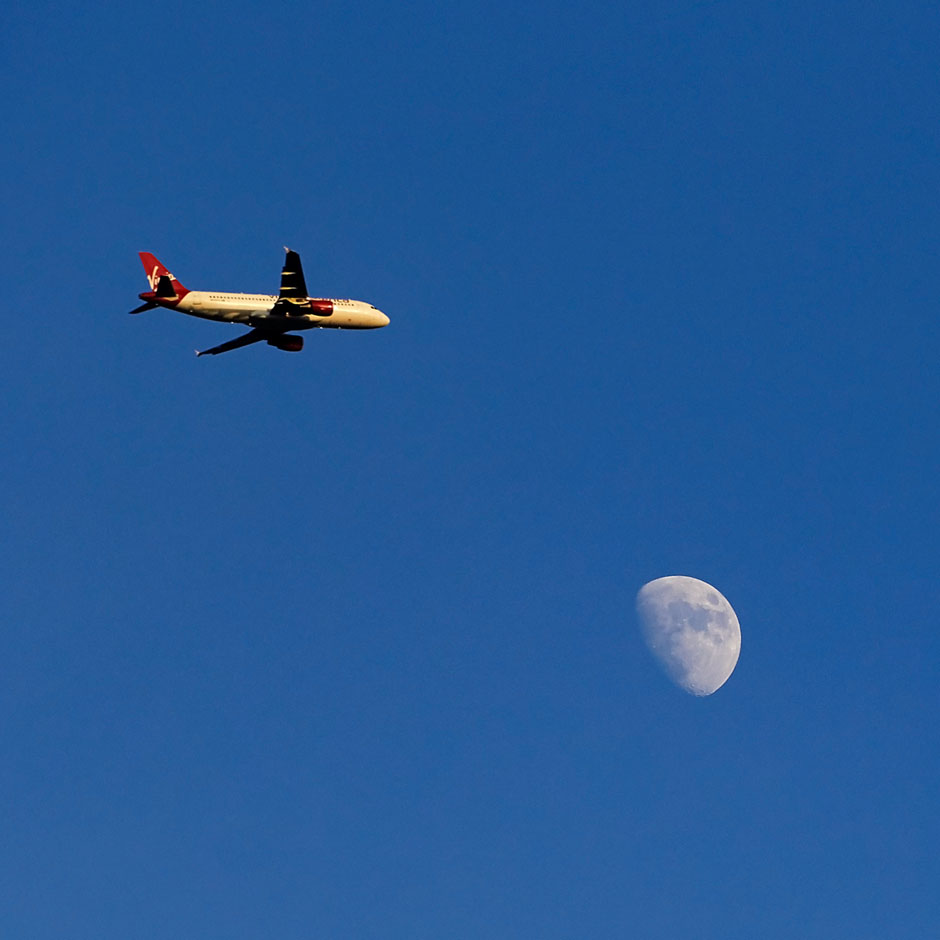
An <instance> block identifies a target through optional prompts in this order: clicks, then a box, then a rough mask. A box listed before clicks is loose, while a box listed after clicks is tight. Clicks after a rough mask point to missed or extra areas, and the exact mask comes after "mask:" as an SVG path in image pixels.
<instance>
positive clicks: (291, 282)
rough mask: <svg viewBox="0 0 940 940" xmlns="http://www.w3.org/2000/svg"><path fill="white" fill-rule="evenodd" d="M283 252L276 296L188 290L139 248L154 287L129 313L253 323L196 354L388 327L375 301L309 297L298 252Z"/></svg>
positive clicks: (291, 347) (292, 344)
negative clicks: (325, 331)
mask: <svg viewBox="0 0 940 940" xmlns="http://www.w3.org/2000/svg"><path fill="white" fill-rule="evenodd" d="M284 251H285V252H287V256H286V257H285V259H284V268H283V270H282V271H281V290H280V293H279V294H277V295H274V294H235V293H229V292H226V291H205V290H188V289H187V288H185V287H183V285H182V284H181V283H180V282H179V281H178V280H177V279H176V278H175V277H174V276H173V275H172V274H171V273H170V272H169V271H168V270H167V268H166V267H164V265H162V264H161V263H160V262H159V261H158V260H157V259H156V258H155V257H154V256H153V255H152V254H150V252H149V251H141V252H139V254H140V260H141V263H142V264H143V266H144V271H145V272H146V275H147V280H148V281H149V282H150V290H149V291H145V292H144V293H142V294H138V295H137V296H138V297H139V298H140V299H141V300H142V301H144V303H142V304H141V305H140V306H139V307H137V308H135V309H134V310H131V311H130V313H143V312H144V311H145V310H154V309H156V308H157V307H165V308H166V309H167V310H178V311H179V312H180V313H187V314H189V315H190V316H192V317H202V318H203V319H205V320H222V321H224V322H226V323H240V324H244V325H245V326H250V327H251V329H250V330H249V331H248V332H247V333H243V334H242V335H241V336H239V337H237V338H236V339H233V340H229V342H227V343H222V344H221V345H220V346H213V347H212V349H203V350H201V351H200V350H198V349H197V350H196V355H197V356H217V355H218V354H219V353H224V352H228V351H229V350H231V349H239V348H240V347H241V346H249V345H251V344H252V343H260V342H265V343H267V344H268V345H269V346H274V347H276V348H277V349H283V350H284V351H285V352H300V350H301V349H303V348H304V338H303V337H302V336H291V335H290V334H289V333H288V330H312V329H322V328H330V329H338V330H375V329H378V328H379V327H382V326H388V317H387V316H385V314H384V313H382V311H381V310H379V309H377V308H376V307H373V306H372V304H367V303H364V302H363V301H361V300H348V299H347V300H343V299H338V298H322V297H310V296H308V294H307V283H306V281H305V280H304V270H303V267H302V266H301V264H300V255H298V254H297V252H296V251H291V250H290V248H286V247H285V248H284Z"/></svg>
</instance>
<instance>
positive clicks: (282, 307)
mask: <svg viewBox="0 0 940 940" xmlns="http://www.w3.org/2000/svg"><path fill="white" fill-rule="evenodd" d="M284 251H286V252H287V257H286V258H285V259H284V267H283V269H282V270H281V292H280V294H279V295H278V298H277V301H276V302H275V304H274V308H273V309H272V310H271V312H272V313H273V314H274V315H275V316H280V317H291V316H298V315H299V314H301V313H302V312H303V311H300V310H298V309H297V308H298V306H300V305H301V304H303V305H306V303H307V297H308V295H307V282H306V281H305V280H304V269H303V265H302V264H301V263H300V255H299V254H297V252H296V251H291V250H290V248H285V249H284Z"/></svg>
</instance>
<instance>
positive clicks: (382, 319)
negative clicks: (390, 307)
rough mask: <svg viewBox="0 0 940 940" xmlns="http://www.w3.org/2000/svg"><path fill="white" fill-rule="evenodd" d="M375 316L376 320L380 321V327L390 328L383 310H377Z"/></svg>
mask: <svg viewBox="0 0 940 940" xmlns="http://www.w3.org/2000/svg"><path fill="white" fill-rule="evenodd" d="M375 315H376V319H377V320H378V321H379V326H388V324H389V319H388V317H387V316H386V315H385V314H384V313H382V311H381V310H376V311H375Z"/></svg>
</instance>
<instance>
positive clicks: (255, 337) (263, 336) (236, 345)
mask: <svg viewBox="0 0 940 940" xmlns="http://www.w3.org/2000/svg"><path fill="white" fill-rule="evenodd" d="M271 336H272V334H271V333H269V332H266V331H265V330H249V331H248V332H247V333H243V334H242V335H241V336H239V337H238V338H237V339H230V340H229V341H228V342H227V343H222V345H221V346H213V347H212V349H203V350H199V349H197V350H196V355H197V356H217V355H218V354H219V353H224V352H228V351H229V350H230V349H240V348H241V347H242V346H250V345H251V344H252V343H260V342H261V340H267V339H270V338H271Z"/></svg>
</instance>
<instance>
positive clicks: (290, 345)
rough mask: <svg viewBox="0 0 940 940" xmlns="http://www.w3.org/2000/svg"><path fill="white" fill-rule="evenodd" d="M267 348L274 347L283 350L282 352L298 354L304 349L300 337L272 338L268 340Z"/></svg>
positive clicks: (302, 340)
mask: <svg viewBox="0 0 940 940" xmlns="http://www.w3.org/2000/svg"><path fill="white" fill-rule="evenodd" d="M268 345H269V346H276V347H277V348H278V349H283V350H284V352H300V350H301V349H303V348H304V338H303V337H302V336H288V335H284V336H272V337H271V339H269V340H268Z"/></svg>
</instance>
